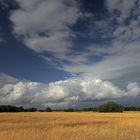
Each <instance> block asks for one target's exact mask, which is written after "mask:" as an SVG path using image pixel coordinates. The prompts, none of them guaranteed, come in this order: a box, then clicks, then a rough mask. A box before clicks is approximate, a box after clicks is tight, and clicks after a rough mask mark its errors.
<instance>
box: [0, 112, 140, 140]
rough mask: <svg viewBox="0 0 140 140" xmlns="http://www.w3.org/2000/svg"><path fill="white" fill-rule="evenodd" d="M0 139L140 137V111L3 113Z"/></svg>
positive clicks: (133, 139)
mask: <svg viewBox="0 0 140 140" xmlns="http://www.w3.org/2000/svg"><path fill="white" fill-rule="evenodd" d="M0 140H140V113H139V112H135V113H134V112H129V113H128V112H125V113H92V112H87V113H86V112H81V113H80V112H74V113H64V112H52V113H43V112H42V113H41V112H40V113H39V112H36V113H1V114H0Z"/></svg>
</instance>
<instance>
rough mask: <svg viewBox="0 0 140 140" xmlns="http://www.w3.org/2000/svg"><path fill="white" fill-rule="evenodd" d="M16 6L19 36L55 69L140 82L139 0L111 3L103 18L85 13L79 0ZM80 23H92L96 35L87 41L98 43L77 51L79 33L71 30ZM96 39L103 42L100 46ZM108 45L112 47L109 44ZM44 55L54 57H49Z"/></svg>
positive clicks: (109, 0)
mask: <svg viewBox="0 0 140 140" xmlns="http://www.w3.org/2000/svg"><path fill="white" fill-rule="evenodd" d="M16 1H17V2H18V3H19V6H20V8H19V9H17V10H15V11H13V12H11V16H10V19H11V21H12V22H13V25H14V26H13V29H14V33H15V34H16V35H18V36H20V37H21V38H22V39H23V41H24V43H25V44H26V46H27V47H28V48H30V49H32V50H34V51H36V52H38V53H40V54H41V55H42V58H44V59H45V60H47V61H48V60H49V62H55V63H52V64H53V65H55V66H56V67H57V68H58V69H62V70H65V71H67V72H69V73H72V74H74V75H75V74H77V75H78V76H79V75H80V76H81V77H91V76H92V77H96V78H100V79H104V80H111V81H114V80H118V81H119V83H120V80H122V81H123V80H124V81H126V83H128V82H139V79H138V78H137V77H138V74H139V73H138V71H139V70H140V63H139V59H140V47H139V44H140V42H139V41H138V40H139V38H140V16H139V10H140V2H139V1H136V0H129V1H127V0H113V1H112V0H106V1H105V4H104V9H105V11H106V13H105V14H104V16H101V17H100V18H96V17H97V16H95V15H94V13H90V12H88V13H86V12H85V13H83V11H82V10H81V9H80V5H79V3H78V2H76V1H75V0H72V1H68V0H66V1H65V0H41V1H40V0H30V1H28V0H24V1H22V0H16ZM86 15H87V16H86ZM79 18H80V21H81V22H82V21H83V20H85V19H86V18H87V19H88V20H89V21H90V22H89V25H87V28H88V30H89V29H90V32H89V33H87V34H85V35H84V36H85V38H86V36H88V37H90V39H91V40H93V41H91V43H90V44H89V45H86V46H84V49H83V50H82V49H78V51H77V52H75V51H74V49H76V48H77V47H78V48H79V47H80V46H79V44H78V43H77V44H76V43H75V42H74V39H76V38H78V36H77V35H78V34H77V32H76V31H75V30H73V29H72V28H71V26H73V25H76V24H77V22H78V20H79ZM79 33H80V31H79ZM97 37H98V38H97ZM95 38H96V39H97V40H98V41H97V40H96V41H95V42H94V40H95ZM104 41H105V42H109V43H104V44H103V43H102V42H104ZM44 52H49V53H50V54H51V55H52V57H51V58H48V56H47V55H44ZM97 55H98V56H97ZM97 57H99V58H100V59H99V60H98V61H97V60H96V58H97ZM56 63H58V64H59V65H56ZM120 84H122V83H120Z"/></svg>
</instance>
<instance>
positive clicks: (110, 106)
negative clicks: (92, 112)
mask: <svg viewBox="0 0 140 140" xmlns="http://www.w3.org/2000/svg"><path fill="white" fill-rule="evenodd" d="M98 111H99V112H123V106H122V105H120V104H117V103H115V102H108V103H105V104H103V105H101V106H99V107H98Z"/></svg>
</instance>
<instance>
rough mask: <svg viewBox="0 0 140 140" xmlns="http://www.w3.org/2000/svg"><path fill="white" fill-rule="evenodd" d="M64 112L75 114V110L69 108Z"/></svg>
mask: <svg viewBox="0 0 140 140" xmlns="http://www.w3.org/2000/svg"><path fill="white" fill-rule="evenodd" d="M64 111H65V112H74V109H73V108H68V109H65V110H64Z"/></svg>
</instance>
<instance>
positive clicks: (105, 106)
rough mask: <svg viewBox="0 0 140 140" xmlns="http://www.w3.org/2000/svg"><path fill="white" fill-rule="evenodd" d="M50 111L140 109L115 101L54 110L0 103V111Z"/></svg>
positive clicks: (139, 109)
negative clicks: (87, 106)
mask: <svg viewBox="0 0 140 140" xmlns="http://www.w3.org/2000/svg"><path fill="white" fill-rule="evenodd" d="M52 111H64V112H78V111H85V112H86V111H87V112H88V111H92V112H123V111H140V107H136V106H123V105H120V104H117V103H115V102H107V103H105V104H103V105H100V106H98V107H90V108H82V109H77V108H68V109H62V110H54V109H51V108H50V107H46V108H45V109H42V110H39V109H37V108H23V107H22V106H21V107H17V106H11V105H0V112H52Z"/></svg>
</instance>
